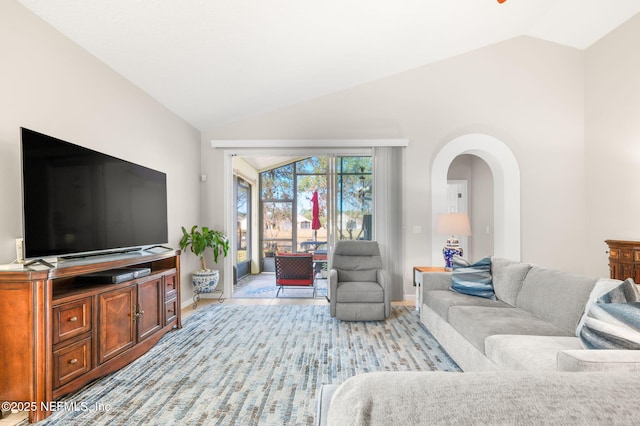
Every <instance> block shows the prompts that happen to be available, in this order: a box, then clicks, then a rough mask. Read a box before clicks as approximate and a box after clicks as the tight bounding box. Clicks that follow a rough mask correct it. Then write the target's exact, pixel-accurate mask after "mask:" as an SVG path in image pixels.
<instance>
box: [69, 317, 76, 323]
mask: <svg viewBox="0 0 640 426" xmlns="http://www.w3.org/2000/svg"><path fill="white" fill-rule="evenodd" d="M76 321H78V317H71V318H69V322H76Z"/></svg>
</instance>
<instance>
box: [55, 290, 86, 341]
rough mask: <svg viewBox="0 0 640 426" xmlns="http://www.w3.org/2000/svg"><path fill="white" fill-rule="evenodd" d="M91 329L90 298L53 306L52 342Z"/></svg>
mask: <svg viewBox="0 0 640 426" xmlns="http://www.w3.org/2000/svg"><path fill="white" fill-rule="evenodd" d="M90 330H91V298H89V297H87V298H85V299H80V300H75V301H73V302H68V303H64V304H62V305H58V306H55V307H54V308H53V343H54V344H56V343H60V342H61V341H63V340H65V339H70V338H71V337H74V336H78V335H80V334H82V333H85V332H87V331H90Z"/></svg>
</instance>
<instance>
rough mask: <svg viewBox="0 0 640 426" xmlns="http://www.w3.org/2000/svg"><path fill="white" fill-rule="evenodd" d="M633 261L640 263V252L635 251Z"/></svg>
mask: <svg viewBox="0 0 640 426" xmlns="http://www.w3.org/2000/svg"><path fill="white" fill-rule="evenodd" d="M633 261H634V262H640V250H634V251H633Z"/></svg>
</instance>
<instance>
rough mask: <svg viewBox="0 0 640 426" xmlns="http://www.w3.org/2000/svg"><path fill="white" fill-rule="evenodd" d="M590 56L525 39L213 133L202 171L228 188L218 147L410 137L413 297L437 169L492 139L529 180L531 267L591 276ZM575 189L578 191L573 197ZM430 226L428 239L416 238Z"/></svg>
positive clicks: (213, 191)
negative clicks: (453, 143)
mask: <svg viewBox="0 0 640 426" xmlns="http://www.w3.org/2000/svg"><path fill="white" fill-rule="evenodd" d="M583 107H584V52H582V51H579V50H576V49H572V48H568V47H564V46H559V45H556V44H553V43H549V42H546V41H541V40H536V39H532V38H528V37H519V38H516V39H513V40H509V41H506V42H503V43H500V44H497V45H494V46H489V47H486V48H483V49H480V50H477V51H474V52H471V53H468V54H465V55H461V56H458V57H455V58H452V59H449V60H446V61H442V62H439V63H435V64H432V65H428V66H424V67H421V68H418V69H415V70H412V71H408V72H404V73H401V74H398V75H395V76H391V77H388V78H385V79H382V80H379V81H375V82H372V83H369V84H364V85H361V86H357V87H354V88H351V89H348V90H344V91H341V92H338V93H335V94H332V95H329V96H325V97H321V98H318V99H314V100H310V101H308V102H304V103H300V104H297V105H293V106H290V107H287V108H283V109H280V110H277V111H274V112H271V113H267V114H263V115H260V116H256V117H253V118H250V119H246V120H242V121H240V122H238V123H234V124H232V125H228V126H225V127H221V128H217V129H213V130H212V131H209V132H205V133H204V134H203V138H202V142H203V143H202V145H203V150H202V155H203V164H204V167H205V168H206V169H207V170H208V173H209V172H211V173H214V174H215V175H216V176H217V175H218V173H219V176H220V179H222V165H223V159H222V153H221V152H216V151H215V150H214V149H212V148H210V141H211V140H212V139H293V138H303V139H313V138H318V139H322V138H406V139H409V141H410V142H409V146H408V148H407V149H406V153H405V154H406V155H405V157H406V164H405V167H406V188H405V195H406V198H405V199H406V200H407V201H406V206H405V207H406V208H405V209H404V211H405V224H406V228H405V232H404V241H405V253H406V265H405V267H404V270H405V279H404V289H405V294H407V295H410V294H412V292H413V291H414V290H413V288H412V286H411V283H412V277H411V266H413V265H428V264H430V263H431V241H430V237H429V235H430V232H429V230H430V227H431V217H430V216H431V213H430V211H431V206H430V193H429V192H430V189H429V188H430V187H429V172H430V165H431V164H432V161H433V157H434V156H435V155H436V153H437V152H438V151H439V150H440V149H441V148H442V146H444V144H446V143H447V142H448V141H450V140H452V139H454V138H455V137H457V136H460V135H464V134H467V133H483V134H487V135H492V136H494V137H495V138H497V139H499V140H500V141H502V142H503V143H504V144H506V145H507V146H508V147H509V148H510V149H511V150H512V151H513V153H514V155H515V157H516V158H517V161H518V163H519V166H520V170H521V177H522V183H521V185H522V229H523V231H522V259H523V260H524V261H528V262H534V263H537V264H540V265H544V266H548V267H556V268H561V269H564V270H569V271H575V272H582V271H583V268H584V262H583V259H581V258H580V255H576V253H575V252H569V251H568V250H566V247H567V246H569V245H570V246H572V247H576V249H577V250H578V251H583V248H584V243H585V233H584V229H585V216H584V209H585V188H584V184H583V183H584V180H585V175H584V161H585V154H584V120H583V118H584V117H583ZM567 188H570V190H567ZM221 191H222V190H221V189H219V188H215V187H213V185H209V190H208V191H207V193H206V194H204V198H203V205H204V208H205V210H206V211H205V213H204V214H205V217H207V218H208V219H210V220H211V221H212V222H214V223H216V222H217V223H222V218H223V212H224V208H223V206H222V205H221V204H220V203H218V202H217V198H218V197H220V196H221V193H222V192H221ZM414 226H420V227H421V228H422V230H423V232H422V233H421V234H414V233H413V232H412V230H413V228H414Z"/></svg>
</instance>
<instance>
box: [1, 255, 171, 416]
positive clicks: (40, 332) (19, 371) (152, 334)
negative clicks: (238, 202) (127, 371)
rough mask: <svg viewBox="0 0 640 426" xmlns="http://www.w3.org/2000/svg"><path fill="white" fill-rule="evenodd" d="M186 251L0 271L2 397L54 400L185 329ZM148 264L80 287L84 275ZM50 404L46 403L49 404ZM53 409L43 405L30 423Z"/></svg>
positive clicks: (33, 414)
mask: <svg viewBox="0 0 640 426" xmlns="http://www.w3.org/2000/svg"><path fill="white" fill-rule="evenodd" d="M179 256H180V252H179V251H170V252H167V253H163V254H149V255H140V254H135V255H131V256H122V255H121V256H118V257H117V258H114V259H112V260H104V259H103V260H98V261H96V260H91V259H89V260H84V261H69V262H65V263H61V264H60V265H59V266H58V267H56V268H52V269H47V270H40V271H38V270H28V269H25V270H23V271H0V312H2V316H0V401H15V402H34V403H35V404H36V406H37V407H45V406H46V404H42V403H47V402H50V401H53V400H55V399H57V398H60V397H61V396H63V395H65V394H67V393H69V392H72V391H75V390H77V389H80V388H81V387H82V386H84V385H85V384H87V383H89V382H90V381H92V380H95V379H96V378H99V377H101V376H104V375H105V374H108V373H111V372H113V371H116V370H118V369H120V368H122V367H124V366H125V365H127V364H129V363H130V362H132V361H133V360H135V359H136V358H138V357H139V356H141V355H142V354H144V353H145V352H147V351H148V350H149V349H150V348H151V347H152V346H153V345H155V344H156V343H157V342H158V340H160V338H161V337H162V336H163V335H164V334H165V333H166V332H167V331H170V330H171V329H173V328H175V327H178V328H180V327H181V326H182V325H181V319H180V258H179ZM126 267H135V268H149V269H150V271H151V272H150V274H149V275H147V276H145V277H140V278H135V279H132V280H130V281H126V282H122V283H118V284H108V283H96V284H91V285H87V284H80V283H79V282H76V279H77V277H78V276H80V275H84V274H89V273H95V272H101V271H107V270H111V269H120V268H126ZM45 408H46V407H45ZM49 414H50V413H49V412H47V411H45V410H42V409H40V408H38V410H35V411H31V412H30V413H29V421H31V422H35V421H39V420H42V419H44V418H46V417H47V416H48V415H49Z"/></svg>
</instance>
